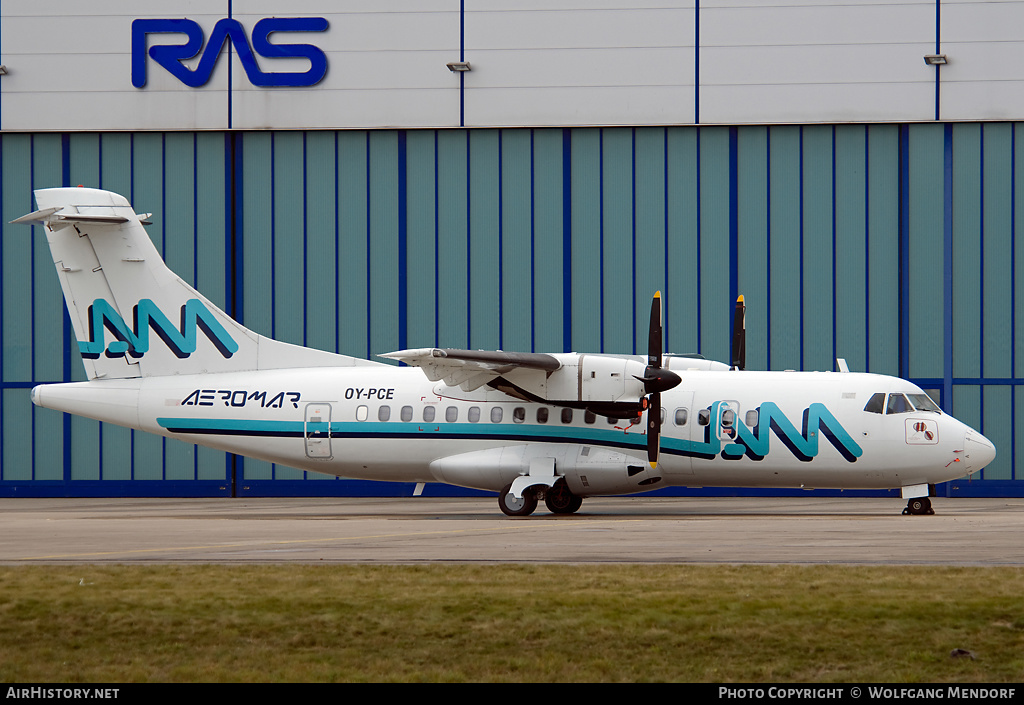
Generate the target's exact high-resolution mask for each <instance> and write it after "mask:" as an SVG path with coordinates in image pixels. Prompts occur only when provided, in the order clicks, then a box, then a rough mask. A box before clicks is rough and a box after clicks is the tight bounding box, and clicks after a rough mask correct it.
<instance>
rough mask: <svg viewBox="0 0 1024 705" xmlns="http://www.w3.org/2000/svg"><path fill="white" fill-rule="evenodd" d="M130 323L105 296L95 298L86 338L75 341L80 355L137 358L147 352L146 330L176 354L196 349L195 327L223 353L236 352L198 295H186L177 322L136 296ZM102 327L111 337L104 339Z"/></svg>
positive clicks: (148, 301) (231, 341)
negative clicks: (151, 332) (111, 338)
mask: <svg viewBox="0 0 1024 705" xmlns="http://www.w3.org/2000/svg"><path fill="white" fill-rule="evenodd" d="M132 313H133V318H134V320H133V325H132V327H129V326H128V324H127V323H125V320H124V319H123V318H122V317H121V314H119V313H118V312H117V309H115V308H114V307H113V306H112V305H111V304H110V302H109V301H107V300H106V299H96V300H95V301H93V302H92V304H91V305H90V306H89V334H90V335H89V338H90V339H89V340H88V341H87V342H86V341H81V340H80V341H78V349H79V351H80V352H81V353H82V357H85V358H89V359H92V360H95V359H97V358H98V357H99V356H100V355H106V357H124V356H125V355H129V356H131V357H134V358H140V357H142V356H143V355H145V354H146V353H147V352H149V331H150V330H153V331H154V332H156V334H157V335H158V336H160V339H161V340H162V341H164V344H165V345H166V346H167V347H168V348H170V350H171V352H173V353H174V354H175V355H176V356H177V357H179V358H186V357H189V356H190V355H191V354H192V353H194V352H195V351H196V343H197V337H198V336H197V333H196V331H197V330H201V331H203V333H204V334H205V335H206V337H207V338H209V339H210V342H211V343H213V345H214V347H216V348H217V350H219V351H220V354H221V355H223V356H224V357H231V356H232V355H234V354H235V353H236V352H238V343H236V342H235V340H234V338H232V337H231V336H230V335H229V334H228V332H227V331H226V330H225V329H224V326H222V325H221V324H220V321H218V320H217V317H216V316H214V315H213V313H212V312H211V311H210V309H208V308H206V306H205V305H204V304H203V302H202V301H200V300H199V299H189V300H188V301H186V302H185V304H184V305H183V306H182V307H181V320H180V325H178V326H175V325H174V324H173V323H171V321H170V319H169V318H167V316H165V315H164V313H163V311H161V310H160V309H159V308H157V305H156V304H155V303H153V301H152V300H150V299H139V303H137V304H136V305H135V307H134V308H133V309H132ZM104 331H109V332H110V334H111V335H113V336H114V340H112V341H110V344H109V345H108V344H107V343H106V336H105V334H104Z"/></svg>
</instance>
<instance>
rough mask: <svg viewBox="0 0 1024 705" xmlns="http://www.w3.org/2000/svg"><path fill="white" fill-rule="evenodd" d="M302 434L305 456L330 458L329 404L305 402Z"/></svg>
mask: <svg viewBox="0 0 1024 705" xmlns="http://www.w3.org/2000/svg"><path fill="white" fill-rule="evenodd" d="M303 436H304V437H305V439H306V457H307V458H324V459H329V458H331V405H330V404H322V403H315V404H306V413H305V423H304V424H303Z"/></svg>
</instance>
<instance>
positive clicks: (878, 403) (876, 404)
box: [864, 392, 885, 414]
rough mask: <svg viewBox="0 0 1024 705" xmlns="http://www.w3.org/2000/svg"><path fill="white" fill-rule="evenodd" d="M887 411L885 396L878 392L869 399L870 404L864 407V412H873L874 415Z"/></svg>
mask: <svg viewBox="0 0 1024 705" xmlns="http://www.w3.org/2000/svg"><path fill="white" fill-rule="evenodd" d="M884 410H885V394H883V393H882V392H878V393H877V394H872V395H871V398H870V399H868V403H867V404H865V405H864V411H868V412H871V413H872V414H881V413H882V412H883V411H884Z"/></svg>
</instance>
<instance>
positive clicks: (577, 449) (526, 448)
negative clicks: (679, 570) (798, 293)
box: [430, 443, 662, 497]
mask: <svg viewBox="0 0 1024 705" xmlns="http://www.w3.org/2000/svg"><path fill="white" fill-rule="evenodd" d="M547 459H550V460H553V461H554V475H555V478H554V479H558V478H559V477H561V478H564V479H565V483H566V485H567V486H568V487H569V489H570V490H572V492H573V493H574V494H577V495H579V496H581V497H589V496H595V495H617V494H630V493H633V492H646V491H647V490H652V489H656V488H657V487H660V486H661V485H662V482H661V477H660V476H659V475H658V474H656V473H655V472H653V471H652V470H651V467H650V465H649V464H648V463H647V460H646V459H645V458H644V457H643V456H642V453H641V452H638V453H637V455H629V454H626V453H621V452H619V451H615V450H611V449H608V448H602V447H600V446H593V445H570V444H556V443H524V444H521V445H513V446H506V447H504V448H490V449H488V450H479V451H472V452H469V453H460V454H459V455H451V456H448V457H446V458H439V459H437V460H435V461H433V462H432V463H431V464H430V470H431V472H432V473H433V475H434V477H435V478H436V479H437V480H438V482H445V483H448V484H452V485H458V486H460V487H472V488H475V489H481V490H492V491H494V492H499V491H501V490H502V489H503V488H504V487H505V486H507V485H508V484H509V483H511V482H512V481H513V480H515V479H516V478H517V477H520V476H523V475H530V474H531V471H530V468H531V466H532V467H533V468H535V469H536V468H538V467H547V468H550V466H551V464H550V462H548V463H547V464H546V465H545V463H544V462H542V461H544V460H547ZM552 482H553V479H552V477H551V475H550V474H549V473H548V474H545V475H542V476H538V478H537V485H540V486H543V487H548V486H550V485H551V484H552Z"/></svg>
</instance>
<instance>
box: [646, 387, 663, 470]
mask: <svg viewBox="0 0 1024 705" xmlns="http://www.w3.org/2000/svg"><path fill="white" fill-rule="evenodd" d="M650 399H651V401H650V403H649V404H648V405H647V462H649V463H650V464H651V467H652V468H656V467H658V455H659V454H660V452H661V392H654V394H652V395H651V397H650Z"/></svg>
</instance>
